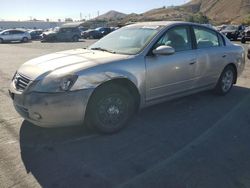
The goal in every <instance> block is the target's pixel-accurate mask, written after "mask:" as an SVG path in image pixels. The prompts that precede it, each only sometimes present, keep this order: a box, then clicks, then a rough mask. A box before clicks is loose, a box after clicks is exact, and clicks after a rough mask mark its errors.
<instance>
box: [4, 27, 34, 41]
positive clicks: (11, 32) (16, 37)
mask: <svg viewBox="0 0 250 188" xmlns="http://www.w3.org/2000/svg"><path fill="white" fill-rule="evenodd" d="M29 40H31V36H30V34H29V32H27V31H26V30H23V29H7V30H4V31H1V32H0V43H3V42H10V41H21V42H28V41H29Z"/></svg>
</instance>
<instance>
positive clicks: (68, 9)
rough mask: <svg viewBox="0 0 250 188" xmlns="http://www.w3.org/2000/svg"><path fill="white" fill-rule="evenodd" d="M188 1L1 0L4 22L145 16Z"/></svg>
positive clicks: (0, 17) (0, 14)
mask: <svg viewBox="0 0 250 188" xmlns="http://www.w3.org/2000/svg"><path fill="white" fill-rule="evenodd" d="M186 2H188V0H122V1H121V0H11V1H10V0H1V11H0V20H30V19H34V18H35V19H39V20H45V19H47V18H48V19H50V20H54V21H55V20H58V19H61V20H62V21H63V20H64V19H65V18H72V19H74V20H79V19H80V15H81V16H82V18H83V19H89V18H94V17H96V16H97V15H98V13H99V14H100V15H101V14H104V13H106V12H108V11H109V10H116V11H119V12H123V13H127V14H129V13H143V12H145V11H148V10H151V9H154V8H160V7H163V6H166V7H167V6H172V5H174V6H176V5H181V4H184V3H186Z"/></svg>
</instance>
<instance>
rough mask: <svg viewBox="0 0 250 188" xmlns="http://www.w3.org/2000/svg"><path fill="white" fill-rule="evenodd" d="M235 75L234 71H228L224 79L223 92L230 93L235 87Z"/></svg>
mask: <svg viewBox="0 0 250 188" xmlns="http://www.w3.org/2000/svg"><path fill="white" fill-rule="evenodd" d="M233 79H234V73H233V71H232V70H227V71H226V72H225V73H224V75H223V78H222V90H223V92H228V91H229V90H230V88H231V87H232V85H233Z"/></svg>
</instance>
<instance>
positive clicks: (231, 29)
mask: <svg viewBox="0 0 250 188" xmlns="http://www.w3.org/2000/svg"><path fill="white" fill-rule="evenodd" d="M243 31H244V27H243V26H241V25H240V26H238V25H228V26H227V27H225V28H224V29H223V30H221V33H222V34H224V35H225V36H226V37H227V38H228V39H230V40H238V38H239V37H241V34H242V32H243Z"/></svg>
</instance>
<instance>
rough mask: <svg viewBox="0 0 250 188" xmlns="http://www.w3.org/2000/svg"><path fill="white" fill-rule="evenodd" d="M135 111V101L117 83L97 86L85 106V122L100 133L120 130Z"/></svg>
mask: <svg viewBox="0 0 250 188" xmlns="http://www.w3.org/2000/svg"><path fill="white" fill-rule="evenodd" d="M134 112H135V101H134V98H133V96H132V95H131V94H130V92H129V91H128V90H127V89H125V88H124V87H121V86H119V85H117V84H107V85H104V86H102V87H101V88H98V89H97V91H96V92H95V93H94V94H93V96H92V97H91V99H90V102H89V104H88V108H87V121H88V122H87V123H88V126H90V127H91V128H95V129H96V130H97V131H98V132H101V133H115V132H117V131H119V130H121V129H122V128H123V127H124V126H125V125H126V124H127V122H128V121H129V120H130V118H131V117H132V115H133V114H134Z"/></svg>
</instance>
